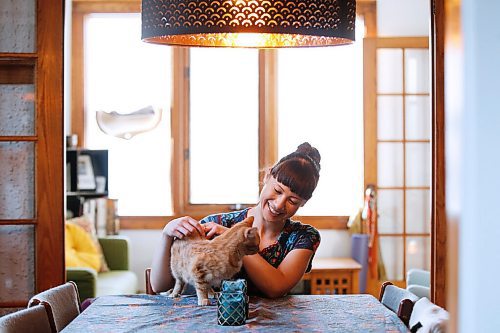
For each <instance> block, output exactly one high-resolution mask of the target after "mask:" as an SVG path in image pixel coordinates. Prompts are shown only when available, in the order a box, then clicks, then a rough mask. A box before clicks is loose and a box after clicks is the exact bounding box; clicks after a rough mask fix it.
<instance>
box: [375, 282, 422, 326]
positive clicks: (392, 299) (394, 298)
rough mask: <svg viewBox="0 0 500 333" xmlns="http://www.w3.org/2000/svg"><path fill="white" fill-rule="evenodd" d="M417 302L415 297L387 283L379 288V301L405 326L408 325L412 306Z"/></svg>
mask: <svg viewBox="0 0 500 333" xmlns="http://www.w3.org/2000/svg"><path fill="white" fill-rule="evenodd" d="M417 300H418V297H417V296H415V295H414V294H412V293H411V292H409V291H408V290H406V289H403V288H399V287H397V286H395V285H393V284H392V282H389V281H387V282H384V283H383V284H382V287H381V288H380V296H379V301H380V302H381V303H382V304H384V305H385V306H386V307H387V308H389V309H390V310H391V311H392V312H394V313H396V314H397V315H398V317H399V319H401V320H402V321H403V323H405V325H406V326H408V325H409V321H410V316H411V313H412V311H413V305H414V304H415V302H416V301H417Z"/></svg>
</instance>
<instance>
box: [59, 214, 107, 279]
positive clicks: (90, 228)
mask: <svg viewBox="0 0 500 333" xmlns="http://www.w3.org/2000/svg"><path fill="white" fill-rule="evenodd" d="M66 222H68V223H72V224H76V225H78V226H80V227H82V228H83V229H84V230H85V231H86V232H87V233H88V235H89V236H90V238H91V239H92V241H93V242H94V245H95V247H96V248H97V251H98V254H99V259H100V262H101V265H100V269H99V270H97V271H98V272H99V273H101V272H109V267H108V264H107V262H106V258H105V257H104V254H103V252H102V247H101V243H99V239H98V238H97V232H96V229H95V224H94V223H93V222H92V220H91V219H89V218H88V217H87V216H85V215H83V216H79V217H74V218H72V219H68V220H66Z"/></svg>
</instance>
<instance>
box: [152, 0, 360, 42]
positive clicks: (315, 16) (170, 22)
mask: <svg viewBox="0 0 500 333" xmlns="http://www.w3.org/2000/svg"><path fill="white" fill-rule="evenodd" d="M355 20H356V1H355V0H276V1H275V0H142V40H143V41H145V42H149V43H156V44H167V45H177V46H206V47H250V48H286V47H311V46H330V45H341V44H349V43H352V42H353V41H354V23H355Z"/></svg>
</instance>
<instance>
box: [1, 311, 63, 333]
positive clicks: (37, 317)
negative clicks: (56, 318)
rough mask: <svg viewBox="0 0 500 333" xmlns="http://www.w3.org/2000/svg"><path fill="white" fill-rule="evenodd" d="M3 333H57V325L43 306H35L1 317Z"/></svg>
mask: <svg viewBox="0 0 500 333" xmlns="http://www.w3.org/2000/svg"><path fill="white" fill-rule="evenodd" d="M0 332H2V333H18V332H23V333H55V332H56V328H55V324H54V322H53V321H52V318H51V317H49V314H48V313H47V309H46V308H45V306H43V305H35V306H33V307H31V308H27V309H23V310H20V311H17V312H14V313H10V314H8V315H5V316H3V317H0Z"/></svg>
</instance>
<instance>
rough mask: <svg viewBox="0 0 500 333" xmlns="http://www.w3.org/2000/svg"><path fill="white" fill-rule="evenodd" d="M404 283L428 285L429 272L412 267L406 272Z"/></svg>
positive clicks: (429, 279) (429, 284) (429, 283)
mask: <svg viewBox="0 0 500 333" xmlns="http://www.w3.org/2000/svg"><path fill="white" fill-rule="evenodd" d="M406 284H407V285H418V286H423V287H430V286H431V272H429V271H426V270H423V269H418V268H412V269H410V270H409V271H408V272H406Z"/></svg>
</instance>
